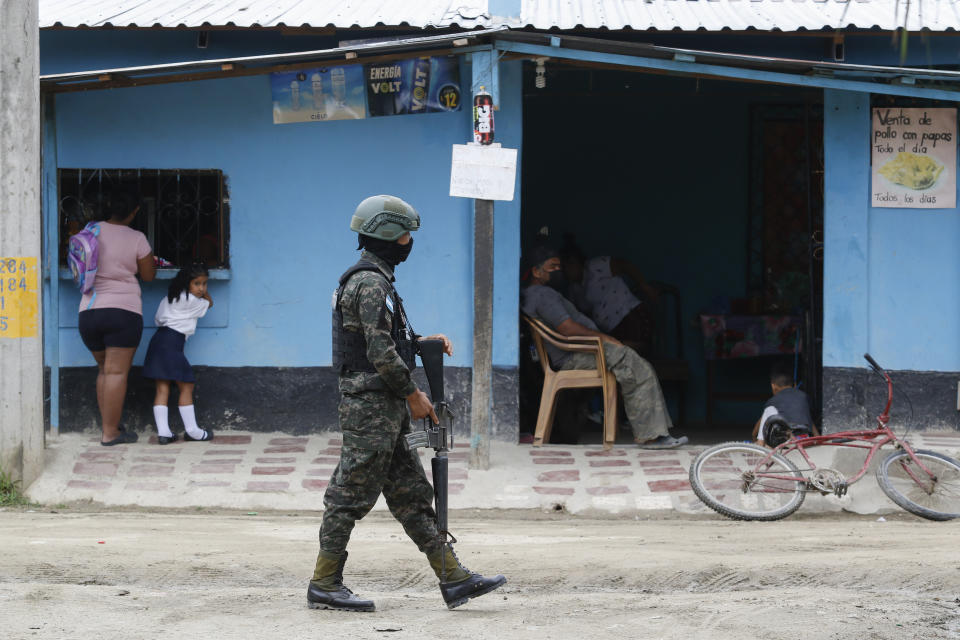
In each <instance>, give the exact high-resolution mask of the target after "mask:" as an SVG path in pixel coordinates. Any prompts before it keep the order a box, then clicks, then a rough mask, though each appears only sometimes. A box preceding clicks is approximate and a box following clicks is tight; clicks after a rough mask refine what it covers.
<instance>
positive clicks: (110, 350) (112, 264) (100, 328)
mask: <svg viewBox="0 0 960 640" xmlns="http://www.w3.org/2000/svg"><path fill="white" fill-rule="evenodd" d="M104 204H105V210H106V213H107V218H106V220H104V221H103V222H101V223H100V224H99V227H100V232H99V235H98V236H97V252H98V259H97V273H96V276H95V278H94V281H93V288H92V289H91V290H90V291H88V292H87V293H85V294H83V296H82V297H81V299H80V315H79V318H78V325H79V329H80V338H81V339H82V340H83V344H84V345H85V346H86V347H87V349H89V350H90V353H91V354H92V355H93V358H94V360H96V362H97V407H98V409H99V410H100V428H101V432H102V433H101V436H100V444H102V445H103V446H105V447H112V446H114V445H117V444H124V443H131V442H136V441H137V434H136V433H133V432H132V431H127V430H126V429H125V428H124V427H123V426H122V425H121V424H120V418H121V416H122V414H123V401H124V398H125V397H126V395H127V376H128V375H129V373H130V365H131V364H132V363H133V354H134V353H136V351H137V347H138V346H139V344H140V338H141V336H142V335H143V303H142V300H141V294H140V283H139V282H137V276H139V277H140V279H141V280H143V281H150V280H153V278H154V276H155V275H156V267H155V266H154V262H153V251H152V250H151V248H150V243H149V242H148V241H147V237H146V236H145V235H143V234H142V233H140V232H139V231H136V230H135V229H131V228H130V226H129V225H130V223H131V222H133V220H134V218H135V217H136V216H137V213H138V212H139V211H140V202H139V196H138V194H137V193H136V192H135V191H132V190H128V189H124V188H123V187H120V186H117V187H115V188H114V189H113V191H112V192H110V193H109V194H108V195H107V197H106V199H105V201H104Z"/></svg>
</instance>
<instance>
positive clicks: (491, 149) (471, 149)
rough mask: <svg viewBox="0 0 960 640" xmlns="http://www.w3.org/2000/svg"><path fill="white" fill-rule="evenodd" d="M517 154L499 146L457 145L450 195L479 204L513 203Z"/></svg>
mask: <svg viewBox="0 0 960 640" xmlns="http://www.w3.org/2000/svg"><path fill="white" fill-rule="evenodd" d="M516 175H517V150H516V149H505V148H503V147H501V146H500V145H499V144H496V143H494V144H491V145H477V144H455V145H453V162H452V163H451V166H450V195H451V196H456V197H458V198H476V199H478V200H513V191H514V186H515V184H516Z"/></svg>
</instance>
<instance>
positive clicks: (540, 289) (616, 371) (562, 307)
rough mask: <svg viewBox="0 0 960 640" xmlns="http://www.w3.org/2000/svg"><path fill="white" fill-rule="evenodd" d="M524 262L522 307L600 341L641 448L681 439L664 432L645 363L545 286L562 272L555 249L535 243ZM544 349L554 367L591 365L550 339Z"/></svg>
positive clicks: (662, 406)
mask: <svg viewBox="0 0 960 640" xmlns="http://www.w3.org/2000/svg"><path fill="white" fill-rule="evenodd" d="M526 262H527V264H528V266H529V267H530V271H529V284H528V285H527V287H526V288H524V289H523V291H522V292H521V296H522V303H521V308H522V309H523V312H524V313H526V314H527V315H528V316H531V317H533V318H537V319H539V320H542V321H543V322H545V323H546V324H547V325H548V326H550V327H551V328H553V329H554V330H555V331H557V332H558V333H560V334H563V335H565V336H597V337H599V338H600V339H601V340H603V353H604V356H605V357H606V362H607V368H608V369H609V370H610V371H612V372H613V375H614V376H616V378H617V383H618V384H619V385H620V388H621V391H622V396H623V406H624V408H625V409H626V412H627V420H629V421H630V426H631V428H632V429H633V436H634V442H636V443H637V444H638V445H640V447H641V448H644V449H672V448H674V447H679V446H680V445H682V444H686V443H687V437H686V436H683V437H680V438H674V437H673V436H671V435H670V433H669V430H670V428H671V427H672V426H673V424H672V423H671V421H670V414H669V413H668V412H667V405H666V403H665V402H664V400H663V392H662V391H661V390H660V382H659V381H658V380H657V375H656V373H654V371H653V367H652V366H650V363H649V362H647V361H646V360H644V359H643V358H641V357H640V356H638V355H637V353H636V352H635V351H634V350H633V349H630V348H629V347H626V346H624V345H623V344H622V343H621V342H620V341H619V340H617V339H616V338H614V337H612V336H608V335H607V334H605V333H601V332H600V331H598V330H597V325H595V324H594V323H593V321H592V320H590V318H588V317H587V316H585V315H583V314H582V313H580V312H579V311H578V310H577V308H576V307H575V306H574V305H573V303H572V302H570V301H569V300H567V299H566V298H564V297H563V296H562V295H560V293H558V292H557V291H556V290H555V289H553V288H552V287H550V286H547V284H548V283H549V282H550V281H551V280H553V281H554V282H556V281H557V279H558V277H559V276H560V275H561V272H560V259H559V258H558V257H557V254H556V252H555V251H553V250H552V249H549V248H547V247H543V246H538V247H534V248H533V249H532V250H531V251H530V253H529V254H528V259H527V261H526ZM547 352H548V355H549V357H550V362H551V363H552V364H553V366H554V367H556V368H558V369H591V368H593V367H595V366H596V362H597V361H596V358H595V357H594V356H593V355H591V354H588V353H569V352H564V351H560V350H559V349H556V348H554V347H552V346H550V345H549V344H548V345H547Z"/></svg>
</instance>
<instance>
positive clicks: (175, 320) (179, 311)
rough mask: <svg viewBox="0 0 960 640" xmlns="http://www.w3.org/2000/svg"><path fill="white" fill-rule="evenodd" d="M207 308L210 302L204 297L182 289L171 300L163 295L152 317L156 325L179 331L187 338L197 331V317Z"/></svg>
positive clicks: (202, 314) (201, 315)
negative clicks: (178, 294)
mask: <svg viewBox="0 0 960 640" xmlns="http://www.w3.org/2000/svg"><path fill="white" fill-rule="evenodd" d="M209 308H210V303H209V302H208V301H207V300H206V299H204V298H198V297H196V296H195V295H193V294H192V293H187V292H186V291H184V292H183V293H181V294H180V297H178V298H176V299H175V300H174V301H173V302H170V301H169V300H167V298H166V296H164V298H163V300H161V301H160V306H159V307H157V314H156V315H155V316H154V317H153V319H154V321H156V323H157V326H158V327H167V328H169V329H173V330H174V331H179V332H180V333H182V334H183V335H185V336H187V337H188V338H189V337H190V336H192V335H193V334H194V333H196V331H197V319H199V318H202V317H203V316H204V315H205V314H206V313H207V309H209Z"/></svg>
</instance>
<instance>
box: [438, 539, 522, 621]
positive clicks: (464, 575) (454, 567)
mask: <svg viewBox="0 0 960 640" xmlns="http://www.w3.org/2000/svg"><path fill="white" fill-rule="evenodd" d="M427 559H428V560H429V561H430V566H431V567H432V568H433V571H434V573H436V574H437V578H439V579H440V593H441V595H443V600H444V602H446V603H447V609H455V608H456V607H459V606H460V605H462V604H464V603H465V602H466V601H467V600H469V599H470V598H476V597H477V596H482V595H484V594H486V593H490V592H491V591H493V590H494V589H497V588H498V587H500V586H502V585H503V584H504V583H505V582H506V581H507V579H506V578H504V577H503V576H501V575H496V576H493V577H492V578H485V577H483V576H482V575H480V574H479V573H473V572H472V571H470V570H469V569H467V568H466V567H464V566H463V565H462V564H460V560H459V559H458V558H457V555H456V554H455V553H454V552H453V547H452V546H450V545H449V544H445V545H443V546H442V547H440V548H439V549H437V550H436V551H434V552H432V553H428V554H427ZM444 572H446V576H444Z"/></svg>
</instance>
